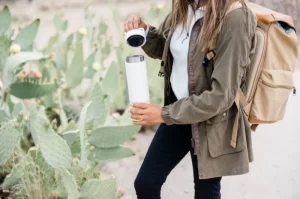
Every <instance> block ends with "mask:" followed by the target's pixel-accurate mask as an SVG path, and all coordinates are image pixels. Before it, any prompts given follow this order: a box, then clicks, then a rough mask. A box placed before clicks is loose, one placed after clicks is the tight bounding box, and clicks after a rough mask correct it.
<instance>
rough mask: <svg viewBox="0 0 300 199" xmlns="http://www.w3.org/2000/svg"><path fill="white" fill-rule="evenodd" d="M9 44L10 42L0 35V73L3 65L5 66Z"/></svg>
mask: <svg viewBox="0 0 300 199" xmlns="http://www.w3.org/2000/svg"><path fill="white" fill-rule="evenodd" d="M11 44H12V40H11V39H9V38H8V37H7V36H6V35H4V34H1V33H0V71H2V70H3V68H4V65H5V64H6V60H7V57H8V55H9V48H10V46H11Z"/></svg>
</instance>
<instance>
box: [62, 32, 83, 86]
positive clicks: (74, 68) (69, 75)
mask: <svg viewBox="0 0 300 199" xmlns="http://www.w3.org/2000/svg"><path fill="white" fill-rule="evenodd" d="M83 66H84V62H83V44H82V36H81V35H80V34H79V33H78V34H77V42H76V51H75V54H74V57H73V60H72V63H71V65H70V66H69V68H68V69H67V72H66V81H67V82H66V86H67V88H75V87H76V86H78V85H79V84H80V83H81V80H82V78H83Z"/></svg>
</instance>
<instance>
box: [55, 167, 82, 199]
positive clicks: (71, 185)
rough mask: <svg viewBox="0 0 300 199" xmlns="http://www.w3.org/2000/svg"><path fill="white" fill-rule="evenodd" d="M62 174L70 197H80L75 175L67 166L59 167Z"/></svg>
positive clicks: (69, 198)
mask: <svg viewBox="0 0 300 199" xmlns="http://www.w3.org/2000/svg"><path fill="white" fill-rule="evenodd" d="M58 172H59V174H60V175H61V178H62V181H63V184H64V187H65V189H66V190H67V193H68V199H78V196H79V193H78V185H77V183H76V180H75V177H74V176H73V175H72V174H71V173H70V172H69V171H68V170H67V169H65V168H60V169H58Z"/></svg>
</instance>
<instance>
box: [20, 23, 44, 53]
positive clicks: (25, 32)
mask: <svg viewBox="0 0 300 199" xmlns="http://www.w3.org/2000/svg"><path fill="white" fill-rule="evenodd" d="M39 26H40V20H39V19H37V20H35V21H34V22H32V23H31V24H29V25H28V26H27V27H25V28H24V29H22V30H21V31H20V33H19V34H18V35H17V37H16V39H15V41H14V43H16V44H18V45H20V47H21V50H22V51H31V50H32V47H33V43H34V40H35V37H36V35H37V32H38V29H39Z"/></svg>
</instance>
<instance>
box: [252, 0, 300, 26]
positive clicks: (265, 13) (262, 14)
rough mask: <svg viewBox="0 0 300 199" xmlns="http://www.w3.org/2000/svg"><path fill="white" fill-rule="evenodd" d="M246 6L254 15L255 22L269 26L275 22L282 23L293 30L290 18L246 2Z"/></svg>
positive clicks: (292, 22)
mask: <svg viewBox="0 0 300 199" xmlns="http://www.w3.org/2000/svg"><path fill="white" fill-rule="evenodd" d="M247 5H248V7H249V8H250V9H251V10H252V12H253V13H254V14H255V15H256V17H257V20H258V21H259V22H262V23H264V24H270V23H272V22H275V21H283V22H285V23H287V24H288V25H289V26H291V27H293V28H295V24H294V21H293V18H292V17H291V16H288V15H284V14H282V13H278V12H275V11H273V10H270V9H268V8H265V7H262V6H260V5H258V4H255V3H250V2H247Z"/></svg>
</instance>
